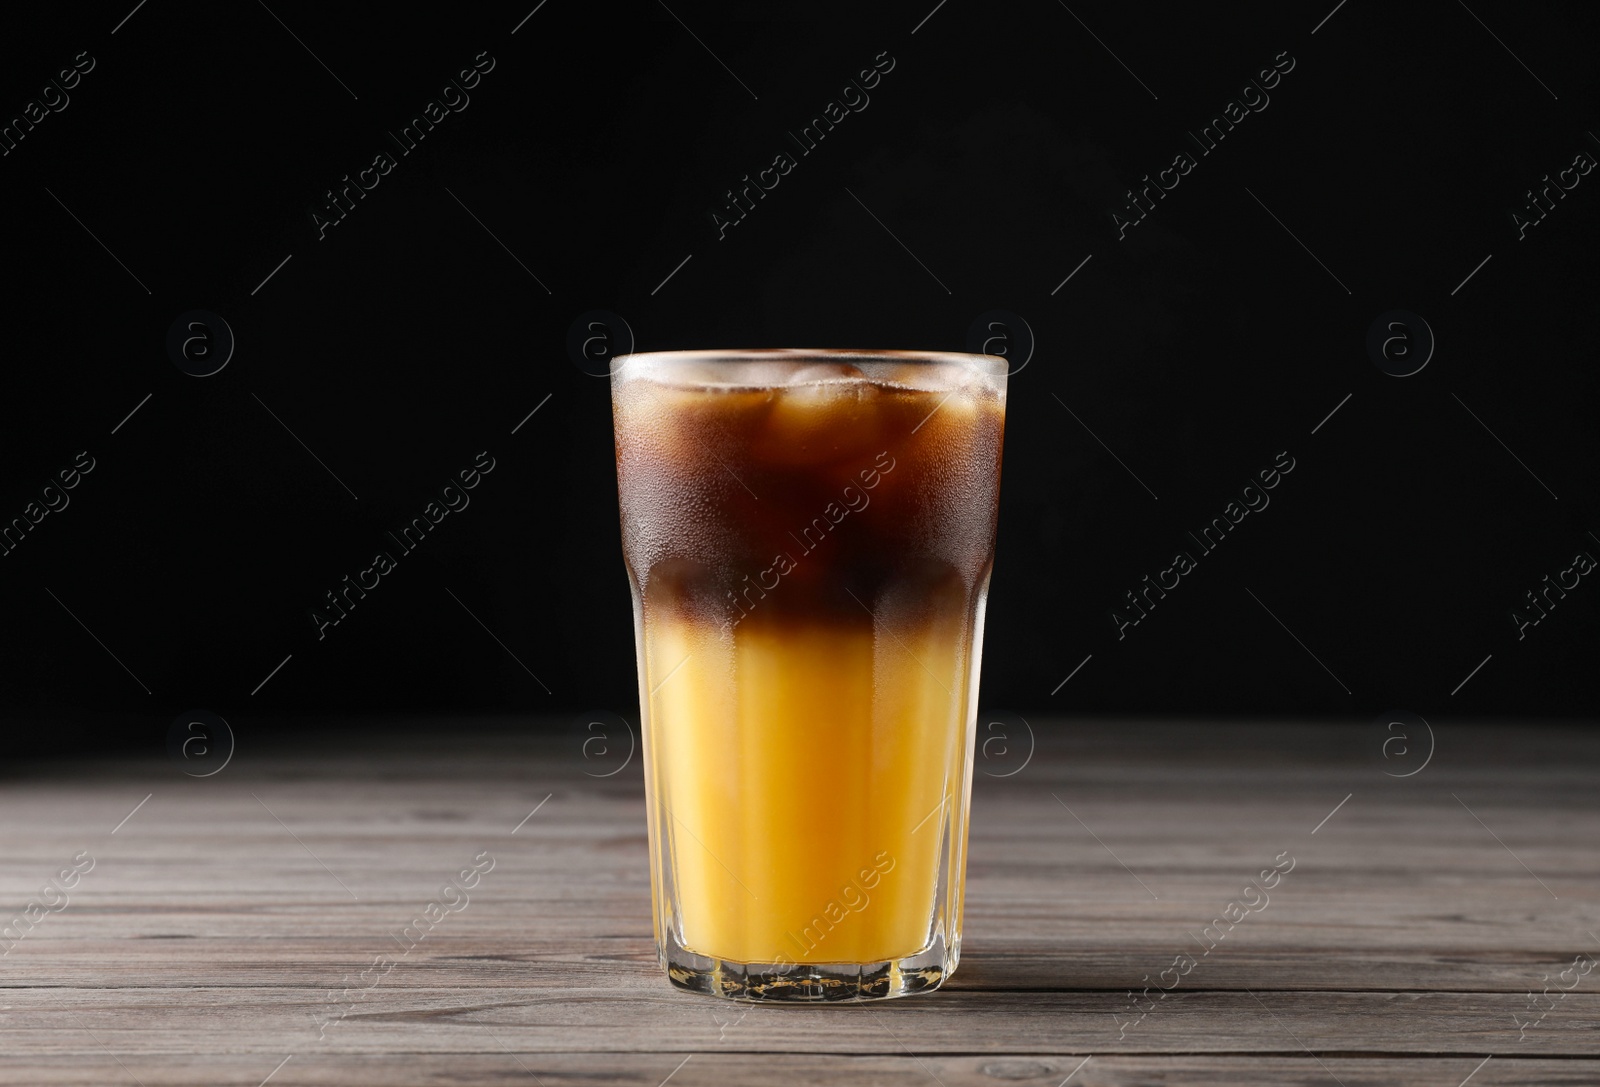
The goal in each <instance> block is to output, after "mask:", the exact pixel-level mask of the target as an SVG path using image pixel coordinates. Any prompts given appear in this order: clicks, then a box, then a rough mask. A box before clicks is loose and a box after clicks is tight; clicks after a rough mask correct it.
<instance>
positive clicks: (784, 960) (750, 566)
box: [612, 350, 1006, 1001]
mask: <svg viewBox="0 0 1600 1087" xmlns="http://www.w3.org/2000/svg"><path fill="white" fill-rule="evenodd" d="M1005 377H1006V366H1005V363H1004V361H1003V360H1001V359H999V358H995V357H993V356H988V355H957V354H942V353H934V352H911V351H799V350H796V351H775V350H774V351H671V352H658V353H650V354H637V355H628V356H624V357H623V358H621V359H620V360H618V364H617V367H616V369H615V371H614V372H613V375H612V405H613V418H614V421H615V424H616V450H617V482H618V488H619V491H620V496H621V506H622V540H623V553H624V556H625V558H626V560H627V567H628V578H629V581H630V583H631V585H632V588H633V607H634V629H635V635H636V639H637V642H636V644H637V647H638V663H639V687H640V696H641V701H642V703H643V705H642V720H643V737H644V766H645V794H646V798H647V808H648V811H649V829H650V854H651V894H652V900H653V905H654V913H655V935H656V944H657V949H658V952H659V955H660V959H661V963H662V966H663V967H664V968H665V970H666V971H667V975H668V977H669V978H670V979H671V980H672V982H673V983H674V984H675V985H678V986H680V987H682V988H686V989H693V990H697V991H701V992H707V993H714V994H718V995H721V996H728V997H736V998H742V999H748V1000H801V1001H818V1000H854V999H864V998H872V997H894V996H904V995H906V994H909V993H914V992H921V991H927V990H931V989H934V988H937V987H938V986H939V985H940V984H941V983H942V982H943V981H944V979H945V978H946V977H948V976H949V975H950V973H951V971H953V970H954V969H955V967H956V962H957V960H958V958H959V956H960V950H961V904H962V890H963V883H964V873H965V854H966V842H967V812H968V808H969V800H970V795H971V793H970V789H971V779H972V754H973V736H974V727H975V717H976V711H977V697H978V664H979V657H980V654H981V649H982V643H983V616H984V602H985V597H986V595H987V592H988V585H989V572H990V569H991V567H992V564H993V554H994V532H995V513H996V506H997V501H998V493H999V483H1000V447H1001V437H1002V433H1003V430H1004V422H1005Z"/></svg>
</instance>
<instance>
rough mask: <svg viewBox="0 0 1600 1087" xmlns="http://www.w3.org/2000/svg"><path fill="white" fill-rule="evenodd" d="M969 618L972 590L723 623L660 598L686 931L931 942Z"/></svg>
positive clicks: (774, 944)
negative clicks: (917, 614) (910, 619)
mask: <svg viewBox="0 0 1600 1087" xmlns="http://www.w3.org/2000/svg"><path fill="white" fill-rule="evenodd" d="M970 622H971V620H970V616H969V615H968V614H967V609H966V608H965V606H960V607H954V608H941V609H936V610H935V612H934V613H933V614H931V615H930V614H926V613H925V614H924V616H923V617H922V621H921V622H919V623H916V624H914V625H913V624H905V625H900V624H895V625H890V624H887V623H885V622H884V621H883V620H882V618H881V617H880V618H879V619H878V620H877V621H876V629H874V620H873V619H872V618H870V617H868V616H867V615H865V614H863V616H862V622H861V623H859V624H838V623H831V624H826V625H821V624H819V625H797V624H788V623H785V624H781V625H778V626H776V627H767V628H760V627H755V626H753V625H752V624H750V623H744V624H741V625H739V626H736V627H732V628H731V629H730V628H728V627H726V626H725V627H723V628H722V629H721V630H718V629H715V628H711V627H708V626H706V625H702V624H696V623H693V622H690V621H682V620H678V619H676V618H674V617H669V616H667V617H664V616H661V615H655V616H652V615H651V614H650V613H649V610H648V609H647V611H646V615H645V622H644V630H645V669H646V673H647V678H648V682H649V687H648V688H647V690H650V689H652V688H653V689H654V693H653V694H651V695H650V698H649V724H648V728H649V750H648V757H649V758H648V763H647V766H646V772H647V773H648V774H650V775H651V780H652V782H653V785H654V794H655V797H656V798H657V800H656V803H657V804H658V808H657V812H656V815H657V818H656V819H655V820H654V822H655V824H656V828H657V829H656V832H657V833H658V834H661V833H664V834H666V835H667V842H668V844H669V848H668V849H666V850H664V851H663V850H657V851H656V856H658V857H660V856H662V855H663V854H665V856H666V857H667V860H666V862H665V863H666V864H667V865H668V866H669V867H670V872H669V873H668V878H667V879H666V880H664V881H663V880H659V879H658V880H656V881H653V882H654V883H655V885H656V887H657V894H658V895H659V894H661V893H664V892H668V891H670V892H675V893H676V896H677V903H678V911H677V912H678V916H679V917H680V918H681V925H682V933H681V936H682V940H683V944H684V946H685V947H687V948H688V949H689V950H691V951H695V952H698V953H700V954H703V955H708V956H712V957H715V958H720V959H726V960H731V961H736V962H751V963H777V962H783V961H786V960H787V961H790V962H794V963H797V964H806V963H841V962H846V963H869V962H881V961H885V960H892V959H897V958H903V957H905V956H909V955H912V954H914V953H916V952H918V951H920V950H922V949H923V948H924V947H925V946H926V945H927V944H928V942H929V940H930V937H931V934H932V926H933V921H934V916H933V915H934V908H935V900H936V891H937V884H938V879H939V874H940V873H939V866H940V863H941V855H942V850H941V843H942V841H943V839H944V836H945V834H946V828H947V824H948V820H949V818H950V817H951V814H952V813H953V812H958V811H960V810H961V808H960V805H961V802H962V792H963V790H964V775H965V773H966V758H967V750H966V749H967V737H966V718H967V713H966V709H967V704H968V689H967V683H968V680H967V676H968V675H969V674H970V670H969V667H968V663H969V662H968V656H969V654H970V652H971V647H970V635H969V633H968V632H969V630H970ZM897 626H899V627H900V629H896V627H897ZM952 890H953V891H954V893H956V894H957V895H959V893H960V889H959V887H956V888H952ZM656 907H657V916H658V917H660V916H662V911H661V903H660V901H659V900H658V901H657V903H656Z"/></svg>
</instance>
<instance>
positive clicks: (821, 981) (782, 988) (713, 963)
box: [662, 935, 960, 1004]
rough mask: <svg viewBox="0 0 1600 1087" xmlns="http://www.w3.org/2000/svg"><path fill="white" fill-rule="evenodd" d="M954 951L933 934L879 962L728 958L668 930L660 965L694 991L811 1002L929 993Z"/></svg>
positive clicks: (950, 967)
mask: <svg viewBox="0 0 1600 1087" xmlns="http://www.w3.org/2000/svg"><path fill="white" fill-rule="evenodd" d="M959 954H960V953H959V951H958V950H956V949H947V948H946V947H945V943H944V940H943V938H942V937H939V936H936V937H934V941H933V943H931V944H929V945H928V946H927V947H925V948H923V949H922V950H921V951H919V952H917V953H916V954H915V955H910V956H907V957H906V958H903V959H888V960H885V961H883V962H869V963H847V962H818V963H781V964H779V963H752V962H733V961H731V960H728V959H717V958H712V957H711V956H708V955H701V954H698V953H696V952H694V951H690V950H689V949H688V948H686V947H683V946H681V945H680V944H679V943H678V942H677V940H676V939H674V938H673V937H672V936H670V935H669V936H668V937H667V947H666V949H665V952H664V954H663V955H662V966H663V967H664V968H665V969H666V972H667V978H668V980H670V981H671V982H672V984H674V985H676V986H677V987H678V988H680V989H687V990H688V991H690V992H694V993H706V994H709V995H711V996H720V997H726V998H727V999H729V1000H745V1001H752V1002H763V1003H765V1002H772V1003H806V1004H815V1003H823V1002H832V1001H844V1000H854V1001H860V1000H892V999H894V998H895V997H901V996H912V995H913V994H916V993H931V992H933V990H935V989H937V988H938V987H939V986H941V985H943V984H944V981H945V979H946V978H948V977H949V976H950V975H951V974H953V973H954V972H955V968H956V960H957V958H958V957H959Z"/></svg>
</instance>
